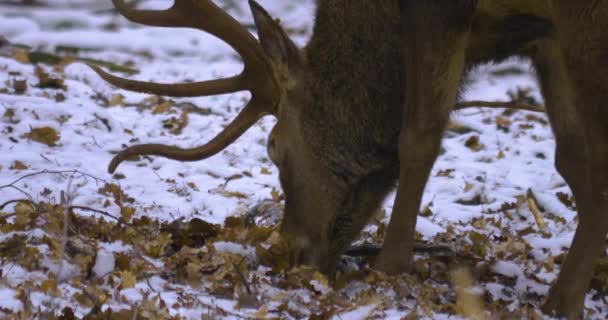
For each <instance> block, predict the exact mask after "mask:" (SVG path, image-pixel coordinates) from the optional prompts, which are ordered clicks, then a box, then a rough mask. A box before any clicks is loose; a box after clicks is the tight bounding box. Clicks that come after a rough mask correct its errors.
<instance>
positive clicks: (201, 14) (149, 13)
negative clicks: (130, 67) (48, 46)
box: [93, 0, 278, 110]
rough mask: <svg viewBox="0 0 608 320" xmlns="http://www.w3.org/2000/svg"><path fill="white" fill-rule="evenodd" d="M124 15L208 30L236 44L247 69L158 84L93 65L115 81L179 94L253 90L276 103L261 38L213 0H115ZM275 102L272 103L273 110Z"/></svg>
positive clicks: (122, 85) (156, 23)
mask: <svg viewBox="0 0 608 320" xmlns="http://www.w3.org/2000/svg"><path fill="white" fill-rule="evenodd" d="M112 2H113V3H114V6H115V7H116V9H117V10H118V12H120V13H121V14H122V15H124V16H125V17H126V18H128V19H129V20H131V21H134V22H138V23H141V24H146V25H152V26H163V27H189V28H196V29H200V30H203V31H205V32H208V33H210V34H212V35H214V36H215V37H217V38H219V39H221V40H222V41H224V42H226V43H227V44H229V45H230V46H231V47H232V48H234V49H235V50H236V51H237V52H238V53H239V55H240V56H241V57H242V58H243V61H244V62H245V69H244V71H243V72H242V73H241V74H240V75H238V76H235V77H231V78H227V79H219V80H210V81H201V82H196V83H188V84H173V85H166V84H157V83H151V82H141V81H133V80H127V79H123V78H119V77H116V76H113V75H111V74H109V73H106V72H104V71H102V70H101V69H99V68H93V69H94V70H95V71H96V72H97V73H98V74H99V75H100V76H101V77H102V78H103V79H105V80H106V81H108V82H110V83H111V84H113V85H115V86H117V87H120V88H123V89H127V90H133V91H139V92H146V93H153V94H159V95H169V96H177V97H192V96H207V95H216V94H224V93H229V92H236V91H241V90H249V91H251V93H252V95H254V96H259V97H260V98H262V99H263V100H266V101H268V102H269V104H272V102H274V101H275V99H276V97H277V92H278V89H277V87H278V86H277V84H276V83H275V79H274V76H273V75H272V68H271V66H270V62H269V61H268V58H267V57H266V55H265V54H264V51H263V50H262V47H261V46H260V44H259V43H258V41H257V40H256V39H255V37H253V36H252V35H251V34H250V33H249V31H247V30H246V29H245V28H244V27H243V26H241V24H240V23H239V22H238V21H237V20H235V19H234V18H232V17H231V16H230V15H229V14H227V13H226V12H224V10H222V9H221V8H219V7H218V6H217V5H215V4H214V3H213V2H211V1H210V0H198V1H197V0H175V2H174V3H173V6H172V7H171V8H169V9H166V10H137V9H133V8H130V7H129V6H128V5H127V4H126V3H125V2H124V0H112ZM273 107H274V106H271V105H269V106H268V109H269V110H271V108H273Z"/></svg>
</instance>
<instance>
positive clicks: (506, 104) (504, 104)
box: [454, 100, 545, 112]
mask: <svg viewBox="0 0 608 320" xmlns="http://www.w3.org/2000/svg"><path fill="white" fill-rule="evenodd" d="M475 107H479V108H505V109H516V110H524V111H532V112H545V108H544V107H543V106H535V105H532V104H528V103H521V102H514V101H481V100H475V101H463V102H458V103H457V104H456V105H455V106H454V110H462V109H467V108H475Z"/></svg>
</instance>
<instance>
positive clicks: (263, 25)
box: [249, 0, 300, 67]
mask: <svg viewBox="0 0 608 320" xmlns="http://www.w3.org/2000/svg"><path fill="white" fill-rule="evenodd" d="M249 6H250V7H251V12H252V13H253V19H254V21H255V25H256V27H257V28H258V36H259V38H260V44H261V45H262V48H263V49H264V51H265V52H266V54H267V55H268V56H269V57H270V59H271V60H272V61H273V62H275V63H278V64H285V65H287V66H292V67H293V66H294V65H297V64H298V62H299V59H300V55H299V50H298V48H297V47H296V45H295V44H294V43H293V41H291V39H289V36H287V33H285V31H284V30H283V28H281V26H280V25H279V23H278V22H277V21H275V20H274V19H273V18H272V17H271V16H270V15H269V14H268V12H266V10H265V9H264V8H263V7H262V6H261V5H260V4H258V3H257V2H256V1H254V0H249Z"/></svg>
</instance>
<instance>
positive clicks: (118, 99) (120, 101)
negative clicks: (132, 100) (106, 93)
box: [108, 94, 125, 107]
mask: <svg viewBox="0 0 608 320" xmlns="http://www.w3.org/2000/svg"><path fill="white" fill-rule="evenodd" d="M124 100H125V97H124V96H123V95H122V94H114V95H112V97H111V98H110V100H108V106H110V107H117V106H121V107H122V106H124V105H125V101H124Z"/></svg>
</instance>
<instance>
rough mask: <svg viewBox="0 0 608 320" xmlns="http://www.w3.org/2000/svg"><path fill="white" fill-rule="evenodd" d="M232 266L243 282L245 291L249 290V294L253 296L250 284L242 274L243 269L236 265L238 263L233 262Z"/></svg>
mask: <svg viewBox="0 0 608 320" xmlns="http://www.w3.org/2000/svg"><path fill="white" fill-rule="evenodd" d="M232 266H233V267H234V270H235V271H236V274H238V275H239V278H240V279H241V282H243V285H244V286H245V289H246V290H247V294H248V295H251V288H249V283H247V279H245V275H244V274H243V273H242V272H241V269H239V267H238V266H237V265H236V263H234V262H232Z"/></svg>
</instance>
